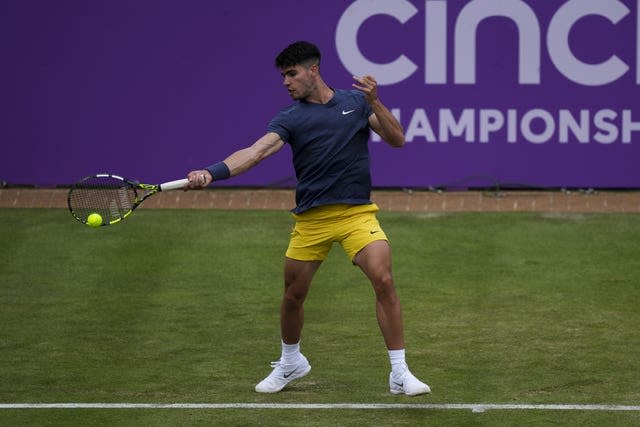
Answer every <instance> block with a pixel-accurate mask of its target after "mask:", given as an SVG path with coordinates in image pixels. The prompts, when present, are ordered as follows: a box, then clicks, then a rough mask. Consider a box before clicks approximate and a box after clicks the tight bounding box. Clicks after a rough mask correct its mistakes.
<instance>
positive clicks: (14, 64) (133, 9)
mask: <svg viewBox="0 0 640 427" xmlns="http://www.w3.org/2000/svg"><path fill="white" fill-rule="evenodd" d="M639 4H640V0H627V1H619V0H607V1H603V0H570V1H549V0H527V1H524V0H511V1H509V2H505V1H503V0H473V1H468V0H464V1H459V0H448V1H442V0H412V1H408V0H396V1H394V0H357V1H353V0H326V1H323V2H312V1H307V0H280V1H254V0H217V1H210V0H184V1H183V0H180V1H178V0H153V1H152V0H148V1H142V0H140V1H131V0H110V1H98V0H59V1H49V0H4V1H2V2H1V3H0V54H1V58H2V67H1V71H0V75H1V78H0V95H1V97H2V102H1V105H2V111H1V114H2V116H1V117H2V126H1V127H0V141H1V143H2V151H1V154H0V180H5V181H7V182H9V183H11V184H36V185H41V186H52V185H56V184H69V183H72V182H74V181H76V180H77V179H79V178H81V177H82V176H85V175H89V174H93V173H97V172H103V171H110V172H116V173H119V174H122V175H124V176H127V177H131V178H136V179H140V180H143V181H151V182H155V181H157V182H159V181H166V180H171V179H176V178H181V177H183V176H184V175H185V173H186V172H187V171H188V170H191V169H193V168H200V167H202V166H205V165H208V164H211V163H213V162H215V161H218V160H221V159H222V158H224V157H226V156H227V155H228V154H229V153H231V152H232V151H234V150H236V149H238V148H242V147H244V146H246V145H248V144H250V143H252V142H253V141H254V140H255V139H257V138H258V137H260V136H261V135H262V134H263V133H264V131H265V129H266V124H267V123H268V121H269V120H270V118H271V117H272V116H273V115H275V113H276V112H277V111H278V110H279V109H280V108H282V107H284V106H285V105H287V104H288V103H289V102H290V100H289V98H288V96H287V93H286V91H285V90H284V89H283V87H282V85H281V78H280V75H279V73H278V71H277V70H276V69H275V68H274V67H273V65H272V64H273V58H274V57H275V55H276V54H277V53H278V52H279V51H280V50H281V49H282V48H283V47H285V46H286V45H287V44H288V43H290V42H292V41H295V40H298V39H306V40H310V41H313V42H315V43H316V44H318V46H319V47H320V48H321V50H322V52H323V61H322V73H323V75H324V77H325V80H326V81H327V82H328V83H329V84H330V85H332V86H334V87H341V88H348V87H349V86H350V84H351V76H352V75H353V74H361V73H363V72H365V71H366V72H370V73H372V74H374V75H376V77H378V80H379V81H380V83H381V85H380V87H379V93H380V97H381V99H382V100H383V101H384V102H385V104H386V105H387V106H388V107H389V108H390V109H392V110H393V111H394V113H395V114H397V116H398V117H399V118H400V121H401V122H402V124H403V126H404V127H405V131H406V137H407V141H408V142H407V144H406V145H405V147H404V148H403V149H401V150H397V149H392V148H390V147H388V146H386V144H384V143H380V142H377V141H376V137H375V135H372V142H371V153H372V165H373V176H374V184H375V185H376V186H394V187H395V186H405V187H426V186H439V185H448V184H452V183H461V184H460V185H462V186H485V185H488V184H491V183H493V182H498V183H501V184H514V185H515V184H522V185H527V186H529V185H531V186H550V187H634V188H635V187H640V167H638V166H637V163H638V159H640V106H639V102H638V99H639V98H640V97H639V96H638V95H640V93H639V90H638V88H639V87H640V59H639V57H640V48H639V45H640V43H639V39H640V36H639V35H638V27H639V26H640V18H639V17H638V9H639ZM290 155H291V153H290V150H289V149H288V147H286V148H285V149H283V150H282V151H281V152H279V153H277V154H276V155H275V156H273V157H272V158H270V159H267V160H266V161H265V162H263V163H262V164H260V165H258V166H257V167H256V168H254V169H253V170H251V171H249V172H248V173H246V174H244V175H242V176H240V177H236V178H234V179H232V180H229V181H225V182H224V184H225V185H257V186H262V185H274V184H275V185H287V186H290V185H293V184H294V182H295V180H294V178H293V169H292V167H291V166H290Z"/></svg>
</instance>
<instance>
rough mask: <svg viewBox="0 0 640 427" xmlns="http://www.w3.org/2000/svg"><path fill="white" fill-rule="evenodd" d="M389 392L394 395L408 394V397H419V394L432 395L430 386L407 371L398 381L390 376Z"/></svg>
mask: <svg viewBox="0 0 640 427" xmlns="http://www.w3.org/2000/svg"><path fill="white" fill-rule="evenodd" d="M389 389H390V390H389V391H391V393H392V394H406V395H407V396H417V395H419V394H425V393H431V389H430V388H429V386H428V385H426V384H425V383H423V382H422V381H420V380H419V379H417V378H416V377H414V376H413V374H412V373H411V372H409V370H408V369H407V370H406V371H404V374H402V377H401V378H400V379H399V380H398V379H395V378H394V377H393V374H389Z"/></svg>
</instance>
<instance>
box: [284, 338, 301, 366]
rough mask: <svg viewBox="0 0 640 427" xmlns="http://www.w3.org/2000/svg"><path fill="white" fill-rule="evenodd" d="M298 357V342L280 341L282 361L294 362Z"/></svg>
mask: <svg viewBox="0 0 640 427" xmlns="http://www.w3.org/2000/svg"><path fill="white" fill-rule="evenodd" d="M298 357H300V342H299V341H298V342H297V343H295V344H286V343H285V342H284V341H282V356H281V359H282V363H295V362H297V361H298Z"/></svg>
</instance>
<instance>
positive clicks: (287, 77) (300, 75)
mask: <svg viewBox="0 0 640 427" xmlns="http://www.w3.org/2000/svg"><path fill="white" fill-rule="evenodd" d="M317 71H318V66H317V64H313V65H310V66H305V65H295V66H293V67H285V68H283V69H281V70H280V74H281V75H282V77H283V78H284V80H283V82H282V83H283V84H284V86H285V87H286V88H287V91H288V92H289V96H290V97H291V98H292V99H296V100H297V99H305V98H307V97H308V96H309V95H311V93H312V92H313V91H314V89H315V88H316V83H315V76H316V75H317Z"/></svg>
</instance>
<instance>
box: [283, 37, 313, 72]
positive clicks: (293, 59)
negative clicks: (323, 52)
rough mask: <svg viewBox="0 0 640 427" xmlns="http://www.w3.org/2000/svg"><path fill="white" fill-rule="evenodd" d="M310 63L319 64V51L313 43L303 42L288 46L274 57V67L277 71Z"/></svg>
mask: <svg viewBox="0 0 640 427" xmlns="http://www.w3.org/2000/svg"><path fill="white" fill-rule="evenodd" d="M311 62H313V63H316V64H320V50H319V49H318V47H317V46H316V45H314V44H313V43H309V42H305V41H297V42H295V43H292V44H290V45H289V46H287V47H286V48H285V49H284V50H283V51H282V52H280V54H279V55H278V56H277V57H276V67H277V68H279V69H283V68H286V67H294V66H296V65H302V64H305V65H306V64H307V63H311Z"/></svg>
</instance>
